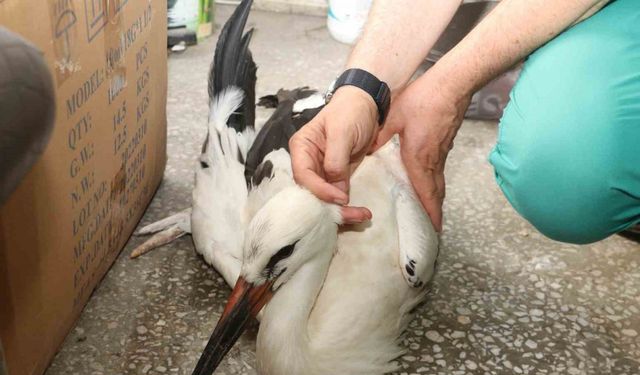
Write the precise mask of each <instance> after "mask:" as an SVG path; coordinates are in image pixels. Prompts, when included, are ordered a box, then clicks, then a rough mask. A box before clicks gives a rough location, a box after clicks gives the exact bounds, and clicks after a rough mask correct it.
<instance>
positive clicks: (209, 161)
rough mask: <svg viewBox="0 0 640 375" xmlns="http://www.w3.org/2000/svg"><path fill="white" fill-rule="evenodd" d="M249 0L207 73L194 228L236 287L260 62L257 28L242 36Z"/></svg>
mask: <svg viewBox="0 0 640 375" xmlns="http://www.w3.org/2000/svg"><path fill="white" fill-rule="evenodd" d="M251 3H252V1H251V0H245V1H243V2H242V3H241V4H240V5H239V6H238V7H237V8H236V10H235V11H234V12H233V14H232V15H231V17H230V18H229V20H228V21H227V22H226V23H225V25H224V27H223V28H222V31H221V32H220V37H219V39H218V43H217V44H216V50H215V56H214V60H213V64H212V66H211V70H210V73H209V101H210V104H209V125H208V132H207V137H206V138H205V141H204V143H203V145H202V154H201V155H200V159H199V165H198V166H197V167H196V181H195V186H194V189H193V209H192V214H191V229H192V235H193V241H194V244H195V246H196V251H198V252H199V253H201V254H202V255H203V256H204V258H205V260H206V261H207V262H208V263H210V264H212V265H213V266H214V267H215V268H216V269H217V270H218V272H220V274H221V275H222V276H223V277H224V279H225V280H226V281H227V283H228V284H229V285H231V286H233V285H234V284H235V282H236V280H237V277H238V274H239V272H240V266H241V260H242V243H243V240H244V229H245V227H246V224H247V221H248V220H247V217H246V213H245V211H246V204H247V185H246V183H245V181H244V161H245V160H246V157H247V154H248V152H249V147H250V146H251V143H253V140H254V138H255V132H254V121H255V103H254V102H255V84H256V70H257V68H256V65H255V63H254V61H253V57H252V56H251V51H250V50H249V42H250V40H251V36H252V32H253V30H249V31H248V32H247V33H245V34H244V35H243V34H242V32H243V30H244V27H245V24H246V22H247V18H248V16H249V10H250V8H251Z"/></svg>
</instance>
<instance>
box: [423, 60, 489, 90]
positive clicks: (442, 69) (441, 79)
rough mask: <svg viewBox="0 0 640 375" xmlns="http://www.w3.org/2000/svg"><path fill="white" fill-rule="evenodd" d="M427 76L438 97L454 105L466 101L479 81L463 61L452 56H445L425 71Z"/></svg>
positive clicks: (476, 87)
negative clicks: (436, 89) (434, 86)
mask: <svg viewBox="0 0 640 375" xmlns="http://www.w3.org/2000/svg"><path fill="white" fill-rule="evenodd" d="M452 52H454V51H452ZM450 54H451V52H450ZM427 74H428V76H429V78H428V79H429V80H430V81H431V82H432V83H433V84H434V85H436V87H438V92H439V93H440V95H441V96H443V97H444V98H447V99H448V100H450V101H452V102H454V103H458V102H464V101H466V100H468V98H470V97H471V96H472V95H473V94H474V93H475V92H476V91H477V89H478V86H480V83H479V80H478V79H477V77H475V76H474V74H473V72H471V71H470V69H469V67H468V66H466V65H465V64H464V61H460V60H459V59H457V58H456V57H455V56H453V55H452V54H451V55H445V56H444V57H443V58H442V59H440V60H439V61H438V62H437V63H436V64H435V65H434V66H433V67H432V68H431V69H429V70H428V71H427ZM427 74H425V76H427Z"/></svg>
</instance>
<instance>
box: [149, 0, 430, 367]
mask: <svg viewBox="0 0 640 375" xmlns="http://www.w3.org/2000/svg"><path fill="white" fill-rule="evenodd" d="M251 2H252V1H251V0H244V1H242V3H241V4H240V5H239V6H238V8H237V9H236V10H235V12H234V13H233V15H232V16H231V18H230V19H229V20H228V21H227V23H226V24H225V26H224V28H223V30H222V32H221V34H220V38H219V40H218V44H217V46H216V52H215V57H214V63H213V66H212V71H211V73H210V77H209V95H210V99H211V104H210V116H209V128H208V134H207V138H206V140H205V142H204V145H203V149H202V154H201V156H200V159H199V163H198V165H197V167H196V181H195V187H194V189H193V206H192V209H191V211H189V210H187V211H184V212H182V213H179V214H177V215H175V216H172V217H169V218H167V219H164V220H162V221H160V222H157V223H154V224H151V225H150V226H148V227H145V228H143V229H142V230H141V232H142V233H153V232H159V231H160V233H158V234H156V235H155V236H154V237H153V238H151V240H149V241H148V242H147V243H145V244H143V245H142V247H141V249H142V250H141V251H138V252H144V251H147V250H148V249H150V248H153V247H157V246H158V245H161V244H163V243H166V242H168V241H170V240H172V239H173V238H177V237H179V236H181V235H182V234H184V233H187V232H191V233H192V235H193V240H194V244H195V247H196V250H197V251H198V252H199V253H200V254H202V255H203V256H204V259H205V260H206V261H207V262H208V263H210V264H212V265H213V266H214V267H215V268H216V270H217V271H218V272H220V274H221V275H222V276H223V277H224V279H225V280H226V281H227V283H229V285H231V286H232V287H234V289H233V291H232V293H231V296H230V298H229V302H228V303H227V306H226V307H225V309H224V312H223V313H222V316H221V318H220V320H219V322H218V325H217V326H216V329H215V331H214V332H213V334H212V336H211V339H210V340H209V342H208V343H207V346H206V348H205V350H204V352H203V354H202V356H201V358H200V361H199V362H198V364H197V366H196V369H195V370H194V373H193V374H194V375H203V374H207V375H209V374H211V373H213V371H214V370H215V368H216V367H217V366H218V365H219V363H220V361H221V360H222V358H223V357H224V355H225V354H226V353H227V352H228V351H229V349H230V348H231V346H232V345H233V344H234V343H235V341H236V340H237V339H238V337H239V336H240V334H241V333H242V331H243V329H244V326H245V324H246V322H247V321H248V320H249V319H250V317H251V316H254V317H255V316H256V315H257V314H258V312H260V311H261V310H262V309H263V307H264V312H263V315H262V319H261V324H260V329H259V333H258V338H257V351H256V352H257V362H258V363H257V367H258V372H259V373H260V374H262V375H289V374H292V375H297V374H304V375H328V374H353V375H359V374H361V375H365V374H366V375H373V374H383V373H386V372H389V371H393V370H394V369H395V368H396V365H395V364H394V362H393V360H394V359H395V358H397V357H398V356H400V355H401V354H402V353H403V349H402V348H401V347H400V345H399V341H400V340H399V338H400V335H401V334H402V332H403V331H404V330H405V328H406V326H407V324H408V323H409V321H410V320H411V319H412V311H413V309H414V308H415V307H416V305H417V304H418V303H420V302H421V301H422V300H423V299H424V298H425V296H426V283H427V282H428V281H429V280H430V279H431V277H432V276H433V274H434V271H435V265H436V258H437V254H438V237H437V234H436V232H435V230H434V228H433V226H432V225H431V222H430V220H429V219H428V217H427V215H426V214H425V212H424V211H423V209H422V206H421V205H420V202H419V201H418V200H417V198H416V195H415V193H414V191H413V189H412V187H411V184H410V182H409V180H408V178H407V176H406V173H405V170H404V167H403V165H402V163H401V160H400V155H399V148H398V145H397V142H396V141H395V140H394V141H391V142H389V144H387V145H386V146H384V147H383V148H382V149H380V150H379V151H378V152H376V153H375V154H373V155H371V156H367V157H366V158H365V159H364V161H363V162H362V163H361V165H360V166H359V167H358V169H357V170H356V172H355V173H354V174H353V176H352V179H351V197H350V198H351V204H353V205H356V206H364V207H368V208H369V209H370V210H371V211H372V213H373V219H372V220H371V221H370V222H367V223H363V224H358V225H351V226H340V225H341V223H342V217H341V208H340V207H339V206H336V205H334V204H329V203H325V202H322V201H320V200H319V199H318V198H316V197H315V196H314V195H313V194H311V193H310V192H308V191H307V190H305V189H303V188H301V187H299V186H297V185H296V184H295V182H294V180H293V177H292V172H291V159H290V156H289V153H288V147H287V144H288V140H289V138H290V137H291V135H292V134H293V133H294V132H295V131H296V130H297V129H299V128H300V127H301V126H302V125H304V124H305V123H306V122H307V121H309V120H310V119H311V118H312V117H313V116H314V115H315V114H316V113H317V112H318V111H319V110H320V108H321V107H322V105H323V104H324V101H323V100H322V96H321V95H320V94H318V93H317V92H314V91H311V90H308V89H296V90H293V91H284V90H281V91H280V92H279V93H278V95H276V96H270V97H265V98H263V100H262V102H263V103H267V104H271V105H273V106H276V107H277V108H276V110H275V112H274V114H273V115H272V116H271V118H270V119H269V120H268V121H267V122H266V123H265V125H264V126H263V127H262V128H261V129H260V131H259V132H258V134H255V131H254V126H253V125H254V124H253V122H254V119H255V106H254V102H255V100H254V98H255V94H254V92H255V91H254V90H255V80H256V75H255V73H256V66H255V64H254V62H253V59H252V57H251V53H250V51H249V49H248V45H249V41H250V39H251V32H252V30H250V31H248V32H247V33H246V34H244V36H243V35H242V31H243V29H244V26H245V23H246V20H247V17H248V14H249V9H250V6H251ZM265 305H266V306H265Z"/></svg>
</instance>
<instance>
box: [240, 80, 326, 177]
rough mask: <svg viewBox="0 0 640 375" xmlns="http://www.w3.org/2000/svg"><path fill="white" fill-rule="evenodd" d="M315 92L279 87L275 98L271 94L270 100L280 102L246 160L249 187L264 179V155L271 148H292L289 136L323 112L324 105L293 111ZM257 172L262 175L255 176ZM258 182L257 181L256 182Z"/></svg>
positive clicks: (259, 133)
mask: <svg viewBox="0 0 640 375" xmlns="http://www.w3.org/2000/svg"><path fill="white" fill-rule="evenodd" d="M315 93H316V91H314V90H310V89H308V88H307V87H301V88H297V89H295V90H291V91H289V90H282V89H281V90H279V91H278V93H277V95H275V98H277V101H275V103H274V100H273V99H274V96H270V97H269V99H268V100H269V102H270V103H274V104H276V105H277V107H276V110H275V111H274V112H273V114H272V115H271V117H270V118H269V119H268V120H267V122H266V123H265V124H264V125H263V126H262V128H261V129H260V132H258V134H257V135H256V138H255V140H254V141H253V144H252V145H251V148H250V149H249V153H248V154H247V160H246V162H245V168H244V177H245V180H246V183H247V186H249V187H251V186H252V180H254V181H262V180H263V176H262V175H261V168H259V166H260V164H261V163H262V162H263V160H264V158H265V156H267V155H268V154H269V153H270V152H271V151H275V150H278V149H281V148H284V149H285V150H287V152H288V151H289V138H291V136H293V134H294V133H295V132H296V131H298V129H300V128H301V127H302V126H303V125H304V124H306V123H307V122H309V121H310V120H311V119H312V118H313V117H315V115H316V114H317V113H318V112H320V110H321V109H322V107H318V108H312V109H306V110H304V111H303V112H301V113H299V114H295V115H294V113H293V105H294V104H295V102H296V101H298V100H300V99H304V98H306V97H308V96H310V95H313V94H315ZM254 174H258V175H260V176H255V177H254ZM254 185H255V184H254Z"/></svg>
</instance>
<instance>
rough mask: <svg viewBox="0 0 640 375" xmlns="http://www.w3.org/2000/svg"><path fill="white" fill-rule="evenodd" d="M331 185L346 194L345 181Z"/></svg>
mask: <svg viewBox="0 0 640 375" xmlns="http://www.w3.org/2000/svg"><path fill="white" fill-rule="evenodd" d="M332 185H333V186H335V187H337V188H338V189H340V190H341V191H344V192H345V193H346V192H347V181H345V180H342V181H336V182H333V183H332Z"/></svg>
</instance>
